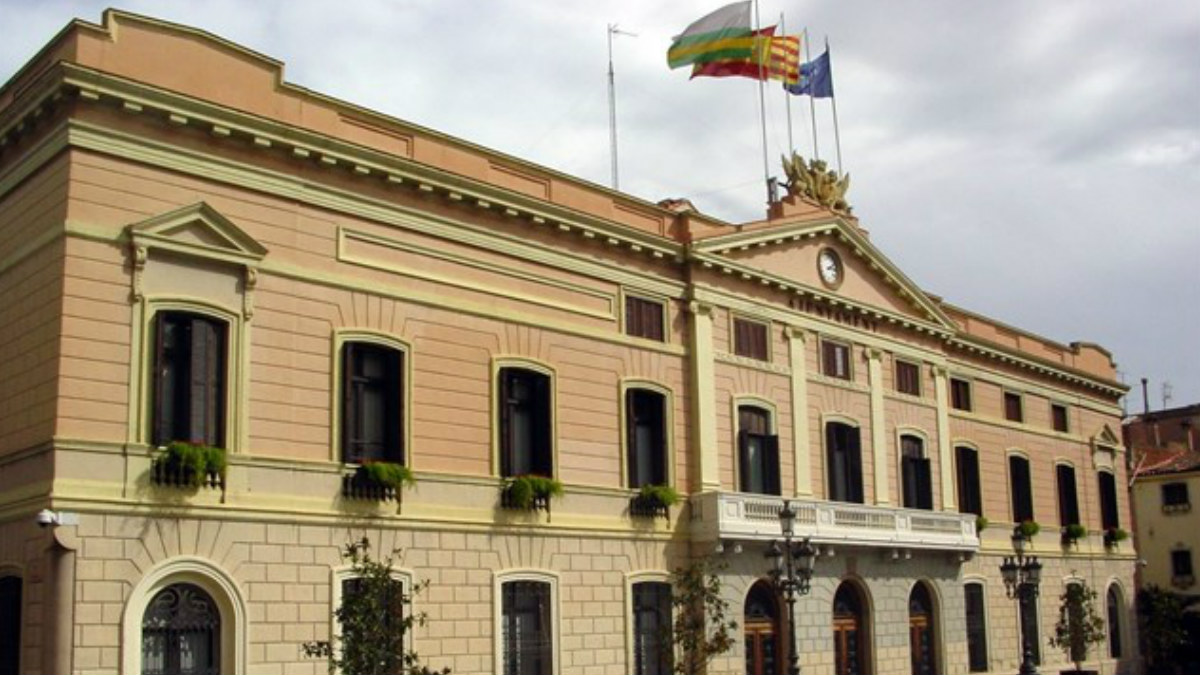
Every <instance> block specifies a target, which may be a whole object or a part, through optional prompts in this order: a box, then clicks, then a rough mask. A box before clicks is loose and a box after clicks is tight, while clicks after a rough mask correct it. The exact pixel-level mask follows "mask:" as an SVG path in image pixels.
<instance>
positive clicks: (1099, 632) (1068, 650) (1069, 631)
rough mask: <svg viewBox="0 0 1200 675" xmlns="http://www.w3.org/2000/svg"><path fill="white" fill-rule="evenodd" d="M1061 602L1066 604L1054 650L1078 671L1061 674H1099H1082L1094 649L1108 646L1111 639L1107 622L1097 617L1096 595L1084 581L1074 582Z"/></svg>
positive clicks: (1052, 642) (1061, 611)
mask: <svg viewBox="0 0 1200 675" xmlns="http://www.w3.org/2000/svg"><path fill="white" fill-rule="evenodd" d="M1059 600H1061V601H1062V604H1061V606H1060V608H1059V615H1058V623H1057V624H1055V626H1054V635H1052V636H1051V637H1050V646H1051V647H1056V648H1058V649H1061V650H1063V653H1064V654H1065V655H1066V657H1067V660H1068V661H1070V662H1072V663H1074V664H1075V669H1074V670H1064V671H1060V672H1061V673H1064V674H1065V673H1078V674H1080V675H1082V674H1083V673H1090V674H1091V675H1095V672H1096V671H1094V670H1091V671H1086V670H1082V669H1081V666H1082V664H1083V662H1084V661H1086V660H1087V656H1088V651H1089V650H1090V648H1091V645H1094V644H1099V643H1101V642H1104V640H1105V639H1106V638H1107V635H1106V634H1105V632H1104V621H1103V620H1102V619H1101V618H1100V616H1099V615H1097V614H1096V591H1094V590H1092V589H1091V588H1088V586H1087V584H1085V583H1084V582H1082V581H1072V582H1071V583H1068V584H1067V587H1066V589H1064V590H1063V593H1062V595H1061V596H1059Z"/></svg>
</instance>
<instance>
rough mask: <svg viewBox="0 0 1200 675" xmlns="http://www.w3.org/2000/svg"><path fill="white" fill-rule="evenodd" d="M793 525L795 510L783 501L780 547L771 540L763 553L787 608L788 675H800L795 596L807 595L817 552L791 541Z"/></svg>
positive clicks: (805, 542)
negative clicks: (769, 564) (769, 562)
mask: <svg viewBox="0 0 1200 675" xmlns="http://www.w3.org/2000/svg"><path fill="white" fill-rule="evenodd" d="M795 525H796V510H795V509H793V508H792V503H791V502H789V501H786V500H785V501H784V502H783V510H782V511H780V512H779V527H780V529H781V531H782V532H783V546H782V547H781V546H780V545H779V541H778V540H776V541H772V542H771V545H770V547H768V548H767V552H766V557H767V559H768V560H770V561H771V571H770V572H769V574H770V575H771V583H772V584H773V585H774V586H775V590H776V591H777V592H778V593H780V594H781V595H782V596H783V598H784V600H787V605H788V637H787V639H788V675H800V661H799V658H800V657H799V654H798V653H797V651H798V650H797V649H796V596H800V595H808V588H809V581H810V580H811V579H812V573H813V564H814V563H815V562H816V559H817V551H816V549H814V548H813V547H812V544H811V543H810V542H809V538H808V537H805V538H804V539H801V540H800V541H796V540H795V539H794V535H795Z"/></svg>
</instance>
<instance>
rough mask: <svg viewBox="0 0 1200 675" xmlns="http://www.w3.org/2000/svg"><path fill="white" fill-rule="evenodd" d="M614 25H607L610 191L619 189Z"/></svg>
mask: <svg viewBox="0 0 1200 675" xmlns="http://www.w3.org/2000/svg"><path fill="white" fill-rule="evenodd" d="M616 30H617V26H616V24H612V23H610V24H608V154H609V157H610V158H611V160H612V189H614V190H619V189H621V184H620V181H619V180H618V177H617V78H616V75H615V74H614V72H613V56H612V40H613V33H615V32H616Z"/></svg>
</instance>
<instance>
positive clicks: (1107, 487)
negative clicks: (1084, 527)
mask: <svg viewBox="0 0 1200 675" xmlns="http://www.w3.org/2000/svg"><path fill="white" fill-rule="evenodd" d="M1100 518H1101V520H1102V525H1103V527H1104V529H1106V530H1111V529H1113V528H1115V527H1120V526H1121V519H1120V517H1119V516H1118V514H1117V480H1116V478H1114V477H1113V475H1112V474H1111V473H1108V472H1107V471H1101V472H1100Z"/></svg>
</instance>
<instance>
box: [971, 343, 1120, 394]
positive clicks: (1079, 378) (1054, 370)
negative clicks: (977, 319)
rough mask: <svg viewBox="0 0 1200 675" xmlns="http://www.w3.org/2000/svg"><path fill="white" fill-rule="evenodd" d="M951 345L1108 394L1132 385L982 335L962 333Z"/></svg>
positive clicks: (999, 361)
mask: <svg viewBox="0 0 1200 675" xmlns="http://www.w3.org/2000/svg"><path fill="white" fill-rule="evenodd" d="M947 344H948V346H950V347H953V348H955V349H959V350H962V351H963V352H965V353H967V354H971V355H975V356H982V357H984V358H988V359H990V360H992V361H996V362H998V363H1001V364H1003V365H1010V366H1013V367H1016V368H1020V369H1022V370H1027V371H1030V372H1032V373H1034V374H1037V375H1044V376H1046V377H1052V378H1055V379H1058V380H1062V381H1064V382H1067V383H1070V384H1074V385H1078V386H1081V387H1084V388H1085V389H1090V390H1092V391H1096V392H1099V393H1101V394H1103V395H1105V396H1111V397H1113V398H1120V397H1121V396H1124V395H1125V393H1126V392H1127V391H1129V387H1128V386H1127V385H1124V384H1121V383H1119V382H1111V381H1109V380H1104V379H1101V378H1098V377H1095V376H1093V375H1089V374H1087V373H1084V372H1082V371H1079V370H1076V369H1074V368H1070V367H1068V366H1064V365H1062V364H1056V363H1052V362H1050V361H1046V360H1043V359H1039V358H1036V357H1033V356H1028V355H1025V354H1018V353H1016V352H1013V351H1011V350H1009V349H1005V348H1004V347H1002V346H1000V345H997V344H994V343H991V342H988V341H987V340H984V339H982V338H978V337H974V336H971V335H967V334H965V333H959V334H958V335H957V336H955V337H954V338H952V339H950V340H949V341H948V342H947Z"/></svg>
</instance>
